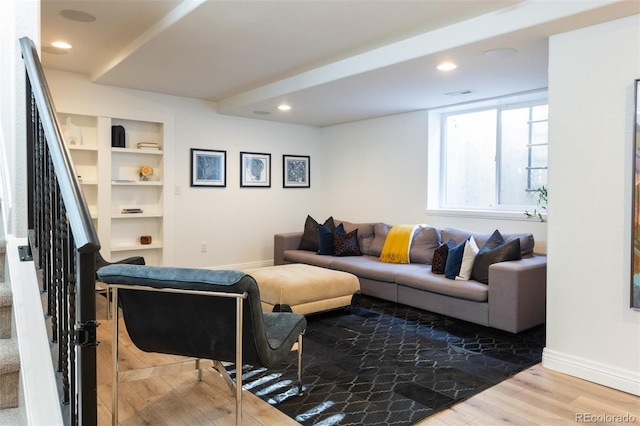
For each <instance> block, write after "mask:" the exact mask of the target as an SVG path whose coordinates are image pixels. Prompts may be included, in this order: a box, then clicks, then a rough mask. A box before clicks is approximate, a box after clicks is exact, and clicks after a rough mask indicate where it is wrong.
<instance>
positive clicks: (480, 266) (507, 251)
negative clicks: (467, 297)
mask: <svg viewBox="0 0 640 426" xmlns="http://www.w3.org/2000/svg"><path fill="white" fill-rule="evenodd" d="M487 243H489V241H487ZM485 246H486V244H485V245H484V246H482V248H481V249H480V250H479V251H478V254H477V256H476V258H475V261H474V262H473V270H472V271H471V279H474V280H476V281H479V282H481V283H484V284H489V266H490V265H493V264H494V263H498V262H506V261H509V260H520V259H521V258H522V255H521V253H520V239H519V238H515V239H513V240H511V241H509V242H506V243H504V244H501V245H499V246H497V247H493V248H488V249H486V250H484V251H483V249H485Z"/></svg>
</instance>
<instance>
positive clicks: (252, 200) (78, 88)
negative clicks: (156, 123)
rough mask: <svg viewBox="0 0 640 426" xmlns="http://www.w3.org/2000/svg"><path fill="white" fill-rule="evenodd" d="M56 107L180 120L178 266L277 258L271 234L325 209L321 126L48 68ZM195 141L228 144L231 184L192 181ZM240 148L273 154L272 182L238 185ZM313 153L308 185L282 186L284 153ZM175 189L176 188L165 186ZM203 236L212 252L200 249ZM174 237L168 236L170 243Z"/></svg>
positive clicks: (173, 161)
mask: <svg viewBox="0 0 640 426" xmlns="http://www.w3.org/2000/svg"><path fill="white" fill-rule="evenodd" d="M45 71H46V76H47V80H48V82H49V86H50V90H51V93H52V96H53V99H54V102H55V104H56V108H57V109H58V110H59V111H73V112H77V111H83V110H85V111H92V113H94V112H95V111H100V110H103V111H107V112H106V113H105V114H108V113H110V112H112V111H114V110H115V111H117V110H118V108H119V107H122V108H123V109H124V110H140V111H154V112H157V113H162V114H172V115H173V117H174V123H175V145H176V146H175V149H174V150H173V152H174V157H175V158H167V159H166V162H167V164H168V166H169V167H174V171H175V184H176V185H177V186H179V187H180V193H181V195H175V196H174V199H175V210H174V212H173V216H174V217H175V224H174V226H175V228H174V234H175V242H174V244H175V246H174V249H175V250H174V253H175V259H174V261H173V262H171V263H172V264H173V265H174V266H234V265H238V267H240V266H252V265H251V264H252V263H255V264H258V265H260V264H264V263H269V262H270V261H271V260H272V259H273V234H274V233H276V232H288V231H292V230H297V229H300V230H301V229H302V227H303V225H304V220H305V218H306V215H307V214H311V215H315V216H322V214H321V213H323V210H324V207H321V206H322V203H321V199H320V198H321V197H320V196H321V194H323V192H324V188H323V187H324V185H323V179H322V178H321V176H322V166H323V150H322V147H321V144H320V143H319V141H320V130H319V129H317V128H314V127H308V126H299V125H290V124H281V123H273V122H267V121H262V120H251V119H245V118H236V117H228V116H223V115H218V114H216V112H215V104H213V103H209V102H204V101H198V100H195V99H187V98H181V97H176V96H167V95H161V94H156V93H149V92H142V91H135V90H129V89H124V88H118V87H113V86H104V85H97V84H92V83H91V82H90V81H88V79H87V78H86V77H85V76H81V75H78V74H72V73H67V72H61V71H55V70H45ZM190 148H203V149H217V150H226V151H227V187H226V188H202V187H200V188H191V187H190V180H189V179H190V174H189V162H190ZM240 151H249V152H262V153H270V154H271V167H272V174H271V188H240V182H239V180H240V169H239V165H240V154H239V153H240ZM283 154H297V155H310V156H311V188H309V189H300V188H297V189H283V188H282V155H283ZM166 190H167V191H173V190H174V189H173V188H166ZM201 242H206V243H207V245H208V252H207V253H201V252H200V243H201ZM168 243H169V242H165V244H168Z"/></svg>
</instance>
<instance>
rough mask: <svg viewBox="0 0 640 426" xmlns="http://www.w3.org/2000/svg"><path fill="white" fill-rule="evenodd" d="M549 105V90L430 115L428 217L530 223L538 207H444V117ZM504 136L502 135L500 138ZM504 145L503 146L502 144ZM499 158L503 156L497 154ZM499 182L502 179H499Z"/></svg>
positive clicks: (463, 106) (468, 104)
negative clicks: (486, 110) (433, 215)
mask: <svg viewBox="0 0 640 426" xmlns="http://www.w3.org/2000/svg"><path fill="white" fill-rule="evenodd" d="M545 103H548V91H547V89H540V90H534V91H530V92H525V93H518V94H513V95H509V96H503V97H499V98H492V99H486V100H481V101H472V102H466V103H461V104H456V105H451V106H446V107H441V108H434V109H431V110H429V111H428V149H427V155H428V158H427V209H426V213H427V214H436V215H439V216H455V217H478V218H488V219H512V220H528V219H527V218H526V216H525V215H524V212H525V211H526V210H529V211H532V210H533V209H534V208H535V207H536V206H535V205H523V206H501V205H498V204H497V203H496V205H495V206H493V207H486V208H482V209H481V208H463V207H456V208H452V207H443V205H442V198H443V197H442V194H443V192H444V189H443V188H444V181H443V179H444V177H443V174H444V167H443V164H444V160H445V159H444V150H443V143H444V141H443V134H442V133H443V125H444V117H446V116H447V115H451V114H454V113H464V112H473V111H479V110H484V109H488V108H499V109H508V108H514V107H521V106H522V107H524V106H535V105H542V104H545ZM499 137H500V136H499V135H498V138H499ZM498 143H500V142H498ZM497 155H500V154H499V153H497ZM497 178H498V179H499V176H497Z"/></svg>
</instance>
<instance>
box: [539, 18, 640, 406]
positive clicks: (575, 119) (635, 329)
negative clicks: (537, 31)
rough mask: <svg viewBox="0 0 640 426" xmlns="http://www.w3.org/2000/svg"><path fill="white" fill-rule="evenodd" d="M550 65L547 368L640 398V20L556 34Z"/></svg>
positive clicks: (626, 19)
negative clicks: (638, 262)
mask: <svg viewBox="0 0 640 426" xmlns="http://www.w3.org/2000/svg"><path fill="white" fill-rule="evenodd" d="M549 64H550V65H549V106H550V107H549V108H550V112H549V116H550V122H549V134H550V143H549V188H550V196H549V208H550V209H551V211H552V217H551V219H550V221H549V228H548V231H549V240H548V255H549V263H548V290H547V347H546V349H545V351H544V357H543V363H544V365H545V366H546V367H550V368H553V369H556V370H559V371H562V372H565V373H569V374H572V375H576V376H578V377H581V378H584V379H587V380H591V381H595V382H597V383H601V384H603V385H606V386H610V387H614V388H617V389H621V390H625V391H627V392H632V393H634V394H637V395H640V311H633V310H631V309H630V308H629V293H630V290H629V286H630V279H631V278H630V273H631V266H630V265H631V252H630V251H631V194H632V158H633V156H632V154H633V142H632V138H633V136H632V131H633V119H634V107H633V88H634V79H636V78H639V77H640V15H637V16H633V17H629V18H625V19H620V20H617V21H612V22H608V23H605V24H602V25H598V26H593V27H589V28H585V29H581V30H577V31H573V32H570V33H566V34H562V35H558V36H555V37H552V38H551V41H550V57H549Z"/></svg>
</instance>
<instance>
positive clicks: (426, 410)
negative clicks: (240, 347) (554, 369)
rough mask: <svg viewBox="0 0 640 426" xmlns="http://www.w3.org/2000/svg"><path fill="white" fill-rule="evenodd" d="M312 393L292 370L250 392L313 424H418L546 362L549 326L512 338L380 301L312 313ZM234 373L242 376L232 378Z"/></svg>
mask: <svg viewBox="0 0 640 426" xmlns="http://www.w3.org/2000/svg"><path fill="white" fill-rule="evenodd" d="M307 321H308V326H307V331H306V333H305V335H304V341H303V382H304V391H305V393H304V395H302V396H298V395H297V386H296V371H297V361H296V355H295V353H292V355H291V356H290V360H289V361H290V362H289V363H288V364H286V365H284V370H280V369H271V370H268V371H265V370H262V369H252V368H251V367H250V366H246V367H245V369H244V372H243V387H244V388H245V389H247V390H249V391H251V392H253V393H254V394H255V395H257V396H258V397H260V398H262V399H263V400H265V401H267V402H268V403H270V404H272V405H273V406H274V407H276V408H278V409H279V410H280V411H282V412H284V413H285V414H287V415H288V416H289V417H291V418H293V419H295V420H296V421H298V422H299V423H302V424H304V425H409V424H412V423H414V422H416V421H418V420H421V419H423V418H425V417H427V416H429V415H431V414H433V413H435V412H437V411H439V410H442V409H444V408H447V407H449V406H451V405H453V404H455V403H456V402H459V401H462V400H464V399H467V398H469V397H471V396H473V395H474V394H476V393H478V392H480V391H482V390H484V389H487V388H488V387H490V386H493V385H495V384H497V383H499V382H501V381H502V380H504V379H506V378H508V377H509V376H511V375H513V374H515V373H517V372H519V371H522V370H524V369H526V368H528V367H530V366H532V365H534V364H537V363H539V362H540V359H541V356H542V348H543V347H544V344H545V329H544V326H539V327H536V328H534V329H531V330H528V331H525V332H522V333H519V334H511V333H507V332H503V331H500V330H495V329H491V328H487V327H482V326H479V325H475V324H472V323H468V322H466V321H461V320H456V319H453V318H450V317H446V316H443V315H438V314H434V313H431V312H426V311H422V310H420V309H414V308H410V307H408V306H402V305H396V304H394V303H391V302H386V301H383V300H379V299H374V298H370V297H365V296H363V297H360V298H358V302H357V306H354V307H352V308H351V309H350V310H348V309H344V310H336V311H332V312H326V313H322V314H316V315H309V316H307ZM231 373H232V375H233V372H231Z"/></svg>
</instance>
